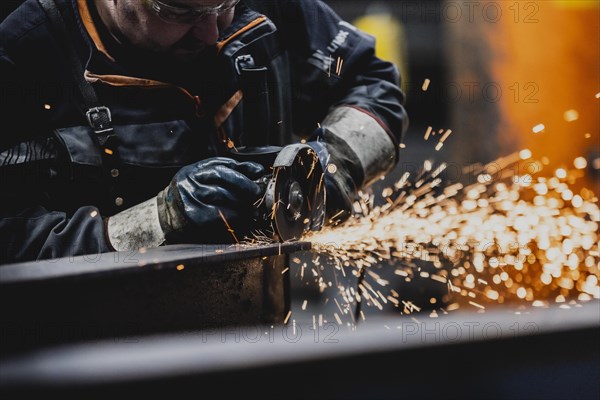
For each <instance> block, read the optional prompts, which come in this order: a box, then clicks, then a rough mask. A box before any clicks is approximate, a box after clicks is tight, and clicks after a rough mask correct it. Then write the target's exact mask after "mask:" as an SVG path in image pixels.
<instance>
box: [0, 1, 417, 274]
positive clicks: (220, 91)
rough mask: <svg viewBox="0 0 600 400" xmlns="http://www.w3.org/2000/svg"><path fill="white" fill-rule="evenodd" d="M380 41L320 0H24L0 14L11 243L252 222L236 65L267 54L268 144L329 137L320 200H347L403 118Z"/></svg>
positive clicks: (94, 239)
mask: <svg viewBox="0 0 600 400" xmlns="http://www.w3.org/2000/svg"><path fill="white" fill-rule="evenodd" d="M374 48H375V43H374V38H372V37H371V36H368V35H366V34H364V33H363V32H361V31H359V30H357V29H356V28H355V27H353V26H352V25H350V24H349V23H347V22H345V21H343V20H341V19H340V17H339V16H338V15H336V14H335V13H334V12H333V11H332V10H331V9H330V8H329V7H328V6H327V5H326V4H324V3H323V2H321V1H318V0H277V1H275V0H272V1H259V0H256V1H251V0H242V1H240V0H225V1H223V2H221V1H213V0H177V1H175V0H161V1H158V0H127V1H125V0H27V1H25V2H24V3H23V4H22V5H21V6H20V7H19V8H17V9H16V10H15V11H14V12H13V13H12V14H11V15H9V16H8V17H7V18H6V19H5V20H4V21H3V22H2V24H1V25H0V82H1V86H2V105H1V106H0V176H1V179H2V191H1V193H0V205H1V207H0V209H1V211H0V213H1V215H0V242H1V243H2V250H3V252H2V260H1V261H2V262H4V263H6V262H20V261H26V260H35V259H50V258H57V257H65V256H73V255H82V254H96V253H99V252H110V251H115V250H118V251H124V250H137V249H140V248H149V247H157V246H160V245H164V244H174V243H230V242H232V241H233V237H232V235H231V234H230V231H229V229H232V230H234V231H236V232H242V233H244V232H246V233H247V232H250V231H251V229H252V226H251V225H252V223H253V221H252V218H251V217H250V216H251V215H252V208H253V207H255V206H254V203H255V202H256V200H257V199H258V198H259V197H260V196H261V188H260V186H259V184H258V183H257V179H258V178H259V177H260V176H261V175H264V174H265V173H266V172H267V171H265V167H263V166H261V165H260V164H258V163H255V162H253V161H243V162H242V161H236V160H234V159H232V158H230V157H228V154H230V153H229V151H230V149H231V148H233V147H235V145H236V141H237V140H239V137H240V134H241V133H242V132H243V119H242V115H243V114H242V110H243V92H242V91H241V90H240V75H239V74H240V67H241V66H244V65H246V66H247V65H250V66H255V67H266V68H267V69H268V76H269V91H270V99H271V104H272V110H271V116H272V120H273V121H272V127H273V131H274V132H276V135H275V138H274V139H273V143H272V144H273V145H276V146H285V145H289V144H292V143H296V142H298V141H299V140H301V139H307V140H308V141H309V144H310V145H314V147H315V148H317V147H319V146H320V147H321V148H320V151H322V150H323V149H324V150H325V151H326V156H325V157H326V158H327V162H329V163H332V164H334V165H335V168H328V170H329V171H330V172H327V173H326V176H325V182H326V188H327V195H326V196H327V197H326V198H327V204H326V209H327V213H328V215H329V216H332V215H334V214H337V213H340V212H341V213H349V212H350V211H351V204H352V201H353V199H354V196H355V195H356V193H357V191H358V190H359V189H361V188H363V187H366V186H368V185H370V184H371V183H372V182H374V181H375V180H377V179H378V178H380V177H381V176H382V175H383V174H385V173H387V172H388V171H390V170H391V169H392V168H394V166H395V165H396V163H397V162H398V145H399V141H400V140H401V137H402V135H403V133H404V132H405V131H406V128H407V123H408V119H407V116H406V112H405V110H404V108H403V102H404V95H403V93H402V91H401V90H400V88H399V76H398V73H397V70H396V68H395V67H394V66H393V65H392V64H390V63H388V62H384V61H382V60H380V59H378V58H377V57H376V56H375V53H374ZM317 133H318V135H317ZM321 154H322V153H321ZM225 221H226V222H227V223H225ZM238 236H240V235H238Z"/></svg>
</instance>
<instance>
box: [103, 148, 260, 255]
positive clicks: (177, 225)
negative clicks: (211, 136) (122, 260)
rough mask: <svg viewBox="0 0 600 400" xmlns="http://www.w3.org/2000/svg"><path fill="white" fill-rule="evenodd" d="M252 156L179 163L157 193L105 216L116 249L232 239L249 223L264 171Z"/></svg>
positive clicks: (248, 227)
mask: <svg viewBox="0 0 600 400" xmlns="http://www.w3.org/2000/svg"><path fill="white" fill-rule="evenodd" d="M264 173H265V171H264V167H263V166H261V165H260V164H257V163H254V162H249V161H246V162H239V161H235V160H233V159H230V158H224V157H215V158H209V159H206V160H203V161H200V162H197V163H195V164H191V165H188V166H186V167H183V168H181V169H180V170H179V171H178V172H177V173H176V174H175V176H174V177H173V179H172V180H171V182H170V183H169V185H168V186H167V187H166V188H165V189H164V190H162V191H161V192H160V193H158V195H157V196H156V197H155V198H153V199H150V200H148V201H146V202H144V203H142V204H139V205H137V206H134V207H132V208H130V209H128V210H125V211H123V212H122V213H119V214H117V215H115V216H113V217H110V218H109V219H108V223H107V232H108V237H109V241H110V243H111V245H112V246H113V248H115V250H134V249H139V248H141V247H156V246H159V245H161V244H164V243H171V244H173V243H234V242H236V241H237V240H241V239H243V238H244V236H245V235H247V234H248V233H249V232H250V230H251V229H252V227H253V225H254V222H255V221H254V219H255V218H256V212H255V210H256V208H255V206H254V203H256V201H257V200H258V199H259V198H260V196H261V195H262V189H261V187H260V186H259V184H258V183H256V182H254V180H257V179H258V178H260V177H261V176H262V175H264Z"/></svg>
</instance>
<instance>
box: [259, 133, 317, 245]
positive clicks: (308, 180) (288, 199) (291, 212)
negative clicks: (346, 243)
mask: <svg viewBox="0 0 600 400" xmlns="http://www.w3.org/2000/svg"><path fill="white" fill-rule="evenodd" d="M265 201H266V205H267V207H269V210H270V211H271V225H272V228H273V232H274V236H275V237H276V239H278V240H279V241H281V242H285V241H290V240H299V239H300V238H301V237H302V235H303V234H304V233H305V232H306V231H308V230H319V229H320V228H321V226H322V225H323V222H324V220H325V185H324V183H323V168H322V166H321V163H320V162H319V158H318V157H317V154H316V153H315V152H314V150H313V149H312V148H310V147H309V146H307V145H303V144H298V145H293V146H287V147H286V148H284V149H283V150H282V151H281V152H280V153H279V155H278V156H277V159H276V160H275V163H274V165H273V178H272V179H271V181H270V182H269V185H268V187H267V193H266V197H265Z"/></svg>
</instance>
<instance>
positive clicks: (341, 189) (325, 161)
mask: <svg viewBox="0 0 600 400" xmlns="http://www.w3.org/2000/svg"><path fill="white" fill-rule="evenodd" d="M325 135H327V130H326V129H325V128H319V129H317V130H316V131H315V133H314V134H313V138H314V139H315V140H312V141H310V142H308V143H307V144H308V145H309V146H310V147H312V148H313V149H314V150H315V152H316V153H317V155H318V156H319V161H320V162H321V165H322V167H323V171H325V178H324V182H325V210H326V214H325V215H326V218H325V223H326V224H331V225H335V224H338V223H340V222H343V221H345V220H346V219H348V218H349V217H350V215H352V203H353V202H354V200H355V198H356V194H357V191H358V188H357V184H356V182H357V181H358V179H362V177H361V176H360V174H361V171H360V170H359V168H360V165H357V160H356V159H352V158H351V157H349V155H350V154H351V152H350V151H348V150H347V149H346V147H347V145H346V144H345V143H343V142H341V141H339V142H337V143H335V142H332V141H335V139H336V138H335V136H333V135H329V137H328V139H329V141H330V142H329V143H326V142H325V141H324V138H325Z"/></svg>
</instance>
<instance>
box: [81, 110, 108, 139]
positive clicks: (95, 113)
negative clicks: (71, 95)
mask: <svg viewBox="0 0 600 400" xmlns="http://www.w3.org/2000/svg"><path fill="white" fill-rule="evenodd" d="M85 116H86V117H87V120H88V123H89V124H90V126H91V127H92V129H93V130H94V132H96V133H97V134H98V133H104V132H109V131H111V130H112V115H111V113H110V109H109V108H108V107H105V106H101V107H94V108H90V109H89V110H88V111H87V112H86V113H85Z"/></svg>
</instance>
